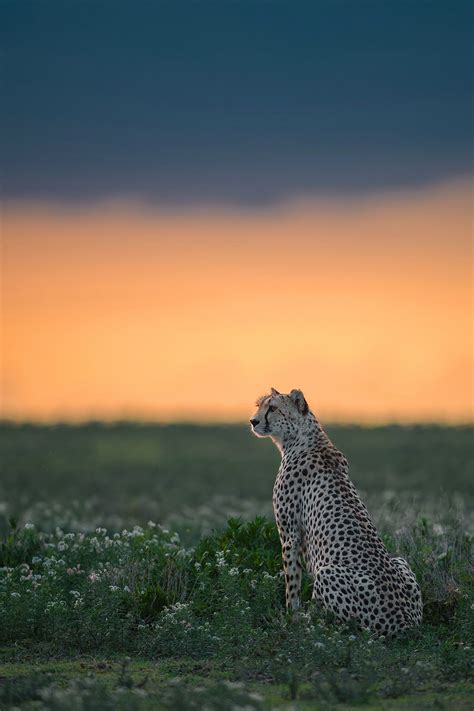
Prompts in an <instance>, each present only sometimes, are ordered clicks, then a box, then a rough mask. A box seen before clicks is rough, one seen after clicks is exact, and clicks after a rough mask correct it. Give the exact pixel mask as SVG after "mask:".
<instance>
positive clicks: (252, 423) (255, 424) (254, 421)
mask: <svg viewBox="0 0 474 711" xmlns="http://www.w3.org/2000/svg"><path fill="white" fill-rule="evenodd" d="M259 422H260V420H256V419H255V418H254V417H253V418H252V419H251V420H250V424H251V425H252V427H256V426H257V425H258V423H259Z"/></svg>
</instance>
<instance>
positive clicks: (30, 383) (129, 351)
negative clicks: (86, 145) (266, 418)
mask: <svg viewBox="0 0 474 711" xmlns="http://www.w3.org/2000/svg"><path fill="white" fill-rule="evenodd" d="M2 222H3V229H2V232H3V274H2V277H3V279H2V287H3V293H2V326H3V329H2V330H3V334H2V335H3V339H2V340H3V367H2V375H3V386H2V414H3V416H5V417H11V418H21V419H22V418H39V419H56V418H74V419H75V418H89V417H108V418H116V417H133V416H140V417H147V418H149V417H153V418H155V417H156V418H159V419H175V418H185V419H193V418H201V419H220V418H223V419H242V418H246V417H247V416H248V415H249V414H250V413H251V411H252V408H253V401H254V400H255V397H256V396H258V395H260V394H261V393H262V392H264V391H266V390H268V388H269V387H270V386H274V387H276V388H278V389H279V390H282V391H288V390H289V389H291V388H293V387H300V388H302V389H303V390H304V391H305V393H306V395H307V397H308V399H309V401H310V405H311V406H312V409H313V410H314V411H315V412H316V414H318V415H319V416H320V417H321V418H322V419H323V420H326V421H327V420H336V419H337V420H363V421H377V420H390V419H395V420H403V421H405V420H449V421H460V420H467V419H471V418H472V400H473V392H472V355H473V342H472V325H471V319H472V271H471V269H472V263H471V249H472V246H471V240H472V213H471V184H470V183H468V182H467V181H458V182H455V183H451V184H445V185H442V186H436V187H432V188H430V189H425V190H419V191H413V192H403V193H391V194H381V195H377V196H372V197H369V198H364V199H361V198H359V199H357V200H353V201H348V200H347V199H346V200H342V199H341V200H340V201H338V200H332V201H328V200H325V201H322V200H320V201H316V200H310V199H307V200H301V201H300V202H293V203H291V204H288V205H286V206H281V207H279V208H275V209H272V210H260V211H254V212H252V211H247V212H243V211H235V210H229V211H225V210H222V209H220V210H218V209H215V210H212V209H206V210H204V209H202V210H195V211H190V212H187V213H183V211H181V212H179V213H178V212H177V213H173V212H171V211H163V210H161V211H153V210H151V209H149V208H148V209H146V208H144V207H143V206H140V205H136V204H135V205H134V204H131V203H128V204H127V203H125V202H122V203H107V204H103V205H99V206H97V207H95V208H90V209H87V210H82V211H79V210H72V209H71V210H67V209H65V208H62V209H61V208H59V207H57V206H56V207H55V206H44V205H43V206H41V205H39V204H36V205H35V204H29V205H26V204H18V203H17V204H8V205H6V206H5V207H4V209H3V220H2Z"/></svg>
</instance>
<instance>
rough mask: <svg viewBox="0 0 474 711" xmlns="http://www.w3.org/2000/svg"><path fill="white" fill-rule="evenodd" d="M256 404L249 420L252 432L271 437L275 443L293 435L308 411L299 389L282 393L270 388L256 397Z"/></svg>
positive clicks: (258, 435)
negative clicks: (285, 393) (266, 393)
mask: <svg viewBox="0 0 474 711" xmlns="http://www.w3.org/2000/svg"><path fill="white" fill-rule="evenodd" d="M256 405H257V411H256V413H255V414H254V415H253V417H252V418H251V420H250V425H251V428H252V432H253V433H254V434H255V435H257V437H271V438H272V439H273V440H274V441H275V442H277V443H278V442H282V441H283V440H284V439H286V438H288V437H291V436H295V435H296V434H297V432H298V431H299V430H300V429H301V427H302V425H303V423H304V421H305V419H306V416H307V414H308V412H309V408H308V403H307V402H306V400H305V397H304V395H303V393H302V392H301V390H292V391H291V392H290V394H289V395H284V394H283V393H279V392H278V390H275V388H272V389H271V393H270V394H269V395H262V397H259V398H258V400H257V402H256Z"/></svg>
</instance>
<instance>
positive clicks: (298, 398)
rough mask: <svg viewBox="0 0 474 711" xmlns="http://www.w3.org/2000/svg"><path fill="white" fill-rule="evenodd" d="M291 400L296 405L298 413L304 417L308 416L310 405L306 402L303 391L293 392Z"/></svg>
mask: <svg viewBox="0 0 474 711" xmlns="http://www.w3.org/2000/svg"><path fill="white" fill-rule="evenodd" d="M290 398H291V399H292V400H293V402H294V403H295V405H296V407H297V409H298V412H300V413H301V414H302V415H307V414H308V409H309V408H308V403H307V402H306V400H305V397H304V395H303V393H302V391H301V390H292V391H291V393H290Z"/></svg>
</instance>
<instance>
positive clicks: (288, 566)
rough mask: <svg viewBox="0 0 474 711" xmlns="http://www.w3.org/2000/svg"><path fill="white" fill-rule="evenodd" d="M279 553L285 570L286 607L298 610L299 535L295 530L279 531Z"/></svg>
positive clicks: (299, 574) (299, 585)
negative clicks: (288, 531)
mask: <svg viewBox="0 0 474 711" xmlns="http://www.w3.org/2000/svg"><path fill="white" fill-rule="evenodd" d="M280 541H281V555H282V560H283V570H284V572H285V590H286V609H287V610H298V608H299V606H300V590H301V563H300V561H299V555H300V551H301V537H300V536H299V535H298V534H297V532H296V531H292V532H290V533H286V532H284V531H280Z"/></svg>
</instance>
